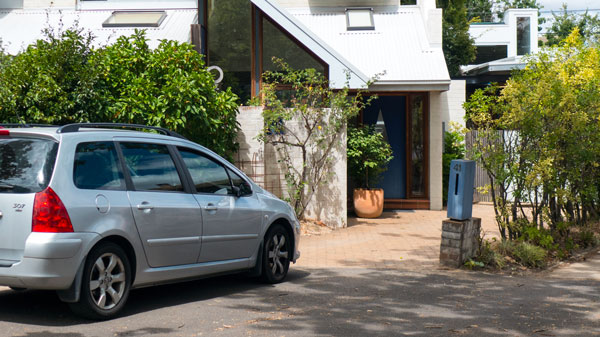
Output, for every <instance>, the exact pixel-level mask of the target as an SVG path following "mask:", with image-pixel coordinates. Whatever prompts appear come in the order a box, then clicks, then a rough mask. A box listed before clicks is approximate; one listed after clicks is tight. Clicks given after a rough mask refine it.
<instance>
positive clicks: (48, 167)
mask: <svg viewBox="0 0 600 337" xmlns="http://www.w3.org/2000/svg"><path fill="white" fill-rule="evenodd" d="M57 149H58V144H57V143H55V142H53V141H50V140H45V139H32V138H6V139H0V193H37V192H40V191H42V190H44V189H45V188H46V187H47V186H48V183H49V182H50V177H52V172H53V171H54V163H55V161H56V151H57Z"/></svg>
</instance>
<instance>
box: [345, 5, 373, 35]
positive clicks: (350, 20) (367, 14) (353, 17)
mask: <svg viewBox="0 0 600 337" xmlns="http://www.w3.org/2000/svg"><path fill="white" fill-rule="evenodd" d="M346 28H347V30H373V29H375V24H374V23H373V8H346Z"/></svg>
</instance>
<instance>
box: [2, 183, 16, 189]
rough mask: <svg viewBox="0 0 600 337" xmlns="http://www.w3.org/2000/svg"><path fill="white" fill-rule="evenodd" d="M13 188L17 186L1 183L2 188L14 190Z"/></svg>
mask: <svg viewBox="0 0 600 337" xmlns="http://www.w3.org/2000/svg"><path fill="white" fill-rule="evenodd" d="M13 188H15V186H14V185H9V184H3V183H0V189H2V190H12V189H13Z"/></svg>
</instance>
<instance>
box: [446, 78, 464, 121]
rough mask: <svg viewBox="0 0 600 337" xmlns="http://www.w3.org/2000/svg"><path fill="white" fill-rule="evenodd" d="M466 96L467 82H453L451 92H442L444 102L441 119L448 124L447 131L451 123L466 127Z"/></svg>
mask: <svg viewBox="0 0 600 337" xmlns="http://www.w3.org/2000/svg"><path fill="white" fill-rule="evenodd" d="M465 96H466V81H465V80H452V82H451V83H450V90H448V91H445V92H442V94H441V96H440V99H441V100H442V106H441V118H442V122H443V123H445V124H446V131H448V125H449V123H450V122H455V123H458V124H460V125H461V126H463V127H464V126H465V109H464V108H463V103H465Z"/></svg>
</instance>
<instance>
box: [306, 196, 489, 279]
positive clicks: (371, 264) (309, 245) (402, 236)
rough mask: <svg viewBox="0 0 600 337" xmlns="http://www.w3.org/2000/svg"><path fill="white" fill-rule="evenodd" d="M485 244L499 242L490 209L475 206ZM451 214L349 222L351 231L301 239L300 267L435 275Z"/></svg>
mask: <svg viewBox="0 0 600 337" xmlns="http://www.w3.org/2000/svg"><path fill="white" fill-rule="evenodd" d="M473 216H474V217H479V218H481V226H482V231H483V232H485V233H486V236H485V237H486V238H491V237H493V236H499V233H498V229H497V227H496V224H495V221H494V209H493V207H492V206H491V205H484V204H478V205H474V206H473ZM444 219H446V211H426V210H407V211H394V212H384V213H383V214H382V216H381V217H380V218H377V219H359V218H356V217H353V216H349V217H348V227H347V228H343V229H338V230H335V231H332V232H330V233H325V234H321V235H311V236H303V237H302V238H301V239H300V251H301V253H302V255H301V257H300V259H299V260H298V262H297V263H296V266H298V267H305V268H340V267H341V268H343V267H347V268H381V269H406V270H431V269H438V268H441V266H440V265H439V254H440V242H441V235H442V220H444Z"/></svg>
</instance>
